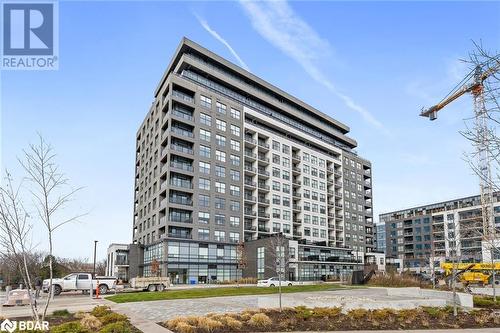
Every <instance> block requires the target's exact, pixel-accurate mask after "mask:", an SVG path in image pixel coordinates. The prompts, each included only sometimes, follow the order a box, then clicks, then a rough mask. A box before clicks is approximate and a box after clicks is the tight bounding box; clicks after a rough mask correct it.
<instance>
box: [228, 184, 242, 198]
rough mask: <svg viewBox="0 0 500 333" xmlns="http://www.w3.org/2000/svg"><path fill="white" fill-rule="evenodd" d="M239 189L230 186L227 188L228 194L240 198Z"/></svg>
mask: <svg viewBox="0 0 500 333" xmlns="http://www.w3.org/2000/svg"><path fill="white" fill-rule="evenodd" d="M240 192H241V191H240V187H239V186H236V185H231V186H230V187H229V193H231V195H234V196H235V197H239V196H240Z"/></svg>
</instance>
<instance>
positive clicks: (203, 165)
mask: <svg viewBox="0 0 500 333" xmlns="http://www.w3.org/2000/svg"><path fill="white" fill-rule="evenodd" d="M199 165H200V173H204V174H207V175H208V174H210V163H207V162H202V161H200V163H199Z"/></svg>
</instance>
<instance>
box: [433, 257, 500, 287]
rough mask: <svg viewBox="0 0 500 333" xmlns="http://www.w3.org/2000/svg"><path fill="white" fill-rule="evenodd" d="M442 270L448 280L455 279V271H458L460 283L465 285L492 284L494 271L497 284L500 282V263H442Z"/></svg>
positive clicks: (457, 275)
mask: <svg viewBox="0 0 500 333" xmlns="http://www.w3.org/2000/svg"><path fill="white" fill-rule="evenodd" d="M441 269H442V270H443V271H444V276H445V278H446V280H449V279H451V278H453V270H454V269H455V270H456V277H457V281H458V282H462V283H463V284H464V285H469V284H482V285H486V284H492V282H493V270H495V283H496V284H499V282H500V281H499V280H500V262H498V263H494V264H491V263H482V262H481V263H479V262H478V263H451V262H443V263H441Z"/></svg>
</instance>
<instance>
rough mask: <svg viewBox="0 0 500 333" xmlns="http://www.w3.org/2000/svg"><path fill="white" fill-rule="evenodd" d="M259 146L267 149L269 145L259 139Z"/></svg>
mask: <svg viewBox="0 0 500 333" xmlns="http://www.w3.org/2000/svg"><path fill="white" fill-rule="evenodd" d="M259 147H260V148H264V149H269V145H268V144H267V143H265V142H263V141H260V140H259Z"/></svg>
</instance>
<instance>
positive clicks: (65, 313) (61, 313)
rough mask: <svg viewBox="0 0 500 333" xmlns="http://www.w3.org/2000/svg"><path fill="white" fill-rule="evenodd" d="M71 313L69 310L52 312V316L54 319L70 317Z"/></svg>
mask: <svg viewBox="0 0 500 333" xmlns="http://www.w3.org/2000/svg"><path fill="white" fill-rule="evenodd" d="M70 315H71V313H69V311H68V310H67V309H64V310H56V311H54V312H52V316H54V317H69V316H70Z"/></svg>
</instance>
